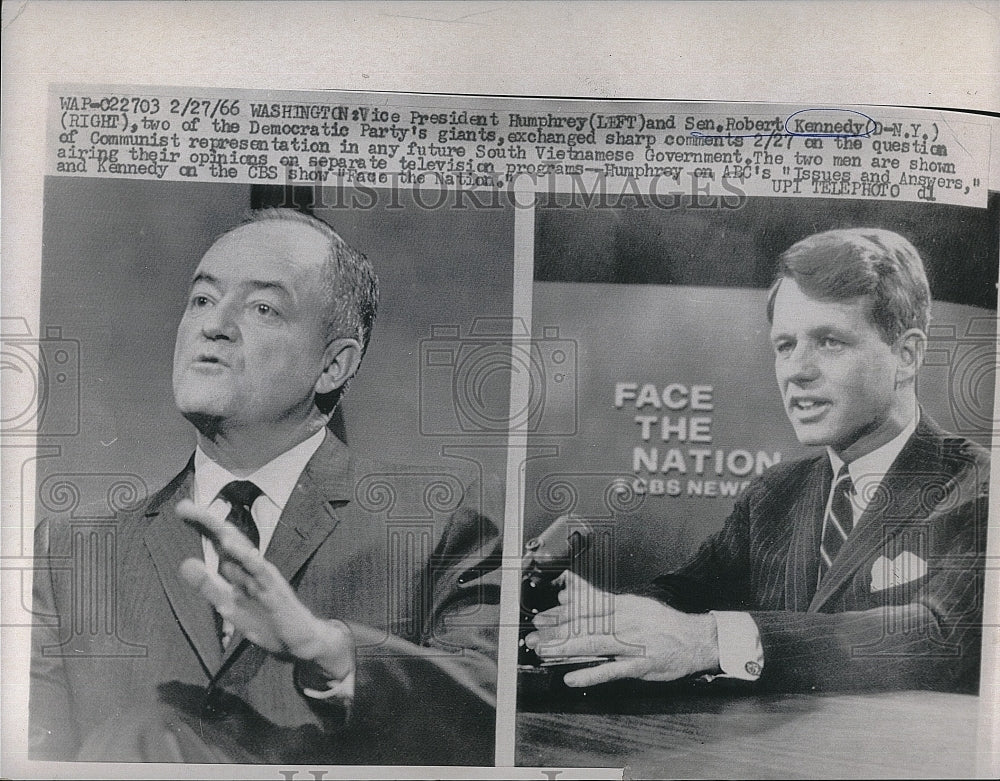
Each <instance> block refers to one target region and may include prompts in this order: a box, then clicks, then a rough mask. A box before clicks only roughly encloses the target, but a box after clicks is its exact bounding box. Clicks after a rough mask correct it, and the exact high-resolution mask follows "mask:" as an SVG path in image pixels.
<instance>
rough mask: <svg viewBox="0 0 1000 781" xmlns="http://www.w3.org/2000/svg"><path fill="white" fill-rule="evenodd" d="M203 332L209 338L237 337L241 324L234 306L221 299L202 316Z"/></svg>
mask: <svg viewBox="0 0 1000 781" xmlns="http://www.w3.org/2000/svg"><path fill="white" fill-rule="evenodd" d="M201 332H202V333H203V334H204V335H205V336H206V337H207V338H209V339H230V340H232V339H236V337H237V336H238V335H239V325H238V323H237V322H236V312H235V311H234V307H233V306H232V305H230V304H227V303H226V302H224V301H220V302H219V303H217V304H216V305H215V306H213V307H212V308H211V309H209V310H208V311H206V312H205V313H204V314H203V315H202V318H201Z"/></svg>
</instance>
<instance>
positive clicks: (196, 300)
mask: <svg viewBox="0 0 1000 781" xmlns="http://www.w3.org/2000/svg"><path fill="white" fill-rule="evenodd" d="M210 303H212V302H211V300H210V299H209V297H208V296H205V295H202V294H201V293H197V294H195V295H193V296H191V308H192V309H201V308H203V307H206V306H208V305H209V304H210Z"/></svg>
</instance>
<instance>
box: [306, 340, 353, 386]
mask: <svg viewBox="0 0 1000 781" xmlns="http://www.w3.org/2000/svg"><path fill="white" fill-rule="evenodd" d="M360 365H361V343H360V342H359V341H358V340H357V339H351V338H347V337H345V338H343V339H334V340H333V341H332V342H330V344H328V345H327V346H326V350H325V351H324V352H323V373H322V374H320V376H319V379H318V380H316V385H315V387H314V390H315V392H316V395H318V396H324V395H326V394H327V393H332V392H333V391H335V390H337V388H340V387H342V386H343V385H344V383H346V382H347V381H348V380H349V379H351V377H353V376H354V374H355V373H356V372H357V370H358V367H359V366H360Z"/></svg>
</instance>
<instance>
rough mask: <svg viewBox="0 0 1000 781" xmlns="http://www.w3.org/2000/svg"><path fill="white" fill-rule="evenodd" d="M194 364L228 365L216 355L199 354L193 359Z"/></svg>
mask: <svg viewBox="0 0 1000 781" xmlns="http://www.w3.org/2000/svg"><path fill="white" fill-rule="evenodd" d="M193 363H194V365H195V366H206V365H207V366H228V365H229V364H228V363H226V362H225V361H224V360H222V359H221V358H220V357H219V356H217V355H208V354H204V355H199V356H197V357H196V358H195V359H194V361H193Z"/></svg>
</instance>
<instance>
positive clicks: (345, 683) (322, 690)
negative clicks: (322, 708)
mask: <svg viewBox="0 0 1000 781" xmlns="http://www.w3.org/2000/svg"><path fill="white" fill-rule="evenodd" d="M295 677H296V683H297V684H298V687H299V689H300V690H301V691H302V693H303V694H304V695H306V697H309V698H310V699H313V700H330V699H333V698H337V699H339V700H341V701H342V702H344V703H345V704H348V703H351V702H353V701H354V680H355V674H354V673H351V674H350V675H348V676H347V677H346V678H345V679H344V680H342V681H338V680H332V681H331V680H330V679H329V677H328V676H327V675H326V674H324V672H323V670H322V668H321V667H320V666H319V665H318V664H315V663H306V664H299V665H297V667H296V670H295Z"/></svg>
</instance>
